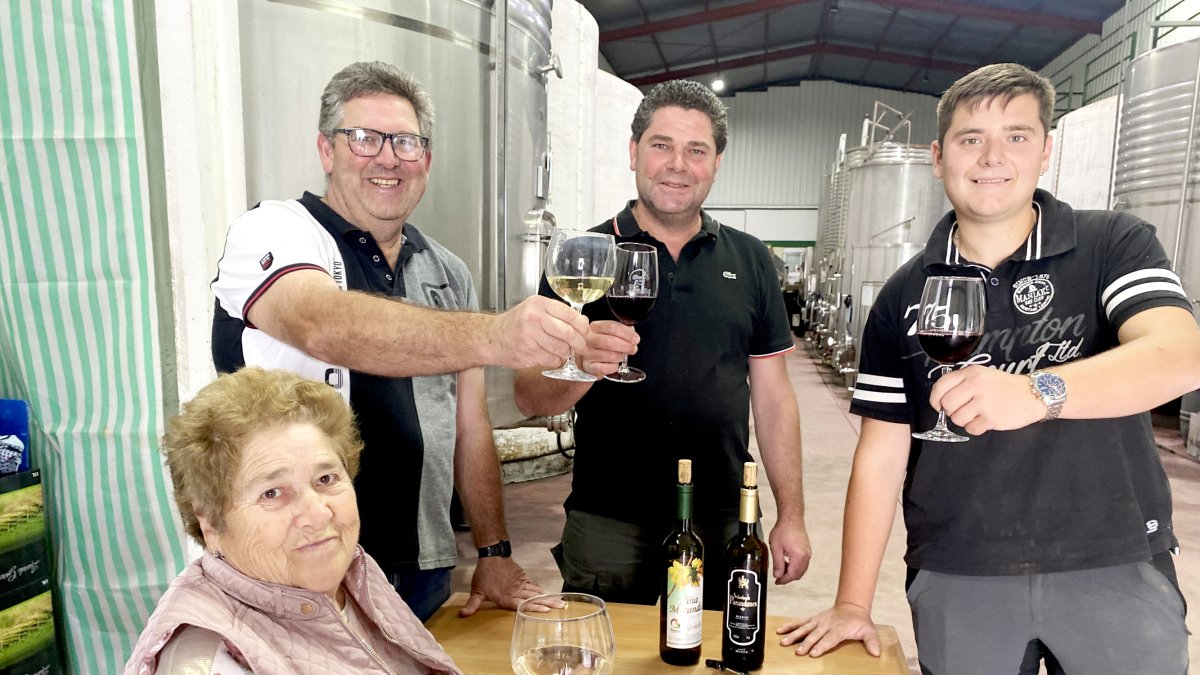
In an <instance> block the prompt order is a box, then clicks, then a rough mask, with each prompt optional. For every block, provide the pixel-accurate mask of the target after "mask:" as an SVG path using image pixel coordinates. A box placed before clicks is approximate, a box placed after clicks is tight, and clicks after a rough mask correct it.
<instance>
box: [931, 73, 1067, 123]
mask: <svg viewBox="0 0 1200 675" xmlns="http://www.w3.org/2000/svg"><path fill="white" fill-rule="evenodd" d="M1023 94H1031V95H1032V96H1033V97H1034V98H1035V99H1037V102H1038V113H1039V115H1038V116H1039V117H1040V118H1041V120H1042V132H1043V133H1049V132H1050V117H1051V115H1053V113H1054V85H1053V84H1051V83H1050V80H1048V79H1046V78H1045V77H1042V76H1041V75H1038V74H1037V73H1035V72H1033V71H1032V70H1030V69H1028V68H1026V67H1025V66H1022V65H1021V64H1019V63H995V64H992V65H990V66H984V67H982V68H979V69H977V70H975V71H974V72H972V73H970V74H968V75H964V76H963V77H962V78H960V79H959V80H958V81H957V82H955V83H954V84H952V85H950V88H949V89H947V90H946V93H944V94H942V100H940V101H938V107H937V118H938V136H937V137H938V142H939V143H942V142H944V141H945V140H946V131H947V130H949V129H950V120H951V119H953V117H954V112H955V111H956V110H958V108H959V106H960V105H966V106H968V107H969V109H974V108H978V107H979V106H980V105H983V104H986V103H988V102H990V101H991V100H992V99H995V98H999V99H1000V101H1001V103H1003V104H1005V105H1008V102H1009V101H1011V100H1013V99H1014V98H1016V97H1018V96H1021V95H1023Z"/></svg>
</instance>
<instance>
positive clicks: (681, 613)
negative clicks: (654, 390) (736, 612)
mask: <svg viewBox="0 0 1200 675" xmlns="http://www.w3.org/2000/svg"><path fill="white" fill-rule="evenodd" d="M678 473H679V483H678V484H677V485H676V487H675V500H676V504H675V517H676V524H675V529H674V530H673V531H672V532H671V534H669V535H667V538H666V540H664V541H663V558H662V560H663V570H662V572H660V574H662V575H663V576H662V586H661V588H662V602H661V603H660V604H659V620H658V653H659V656H661V657H662V660H663V661H666V662H667V663H669V664H671V665H673V666H690V665H694V664H696V663H698V662H699V661H700V642H701V640H702V639H703V637H704V543H703V542H701V541H700V537H697V536H696V533H695V532H693V531H692V460H690V459H681V460H679V469H678Z"/></svg>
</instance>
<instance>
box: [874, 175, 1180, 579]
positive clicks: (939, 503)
mask: <svg viewBox="0 0 1200 675" xmlns="http://www.w3.org/2000/svg"><path fill="white" fill-rule="evenodd" d="M1033 208H1034V209H1035V210H1036V211H1037V212H1038V213H1039V217H1038V221H1037V223H1036V225H1035V227H1034V229H1033V230H1032V232H1031V233H1030V235H1029V237H1028V239H1027V241H1026V242H1025V245H1024V246H1022V247H1020V248H1019V249H1018V250H1017V251H1015V252H1014V253H1013V254H1012V255H1011V256H1009V258H1008V259H1006V260H1005V261H1004V262H1002V263H1001V264H1000V265H999V266H997V267H996V269H994V270H993V269H988V268H987V267H985V266H982V265H976V264H973V263H971V262H969V261H967V260H966V259H964V258H963V255H962V253H961V251H959V250H958V248H957V247H956V246H955V244H954V230H955V229H956V228H957V222H956V221H955V219H954V213H953V212H950V213H949V214H947V215H946V217H945V218H943V219H942V220H941V222H940V223H938V225H937V227H936V228H935V229H934V231H933V234H932V235H931V237H930V239H929V242H928V244H927V245H926V248H925V251H924V253H923V254H921V255H918V256H916V257H915V258H913V259H912V260H910V261H909V262H908V263H906V264H905V265H904V266H903V267H901V268H900V270H899V271H897V272H896V273H895V274H894V275H893V276H892V277H891V278H890V279H889V280H888V282H887V284H886V285H885V286H884V288H883V290H882V291H881V292H880V294H879V297H878V298H877V299H876V301H875V305H874V306H873V307H872V308H871V313H870V316H869V317H868V319H867V326H866V331H865V335H864V338H863V352H862V357H861V361H860V366H859V370H860V374H859V378H858V384H857V388H856V390H855V393H854V397H853V400H852V403H851V412H853V413H856V414H859V415H863V416H866V417H871V418H874V419H880V420H885V421H889V422H898V423H902V424H909V425H910V426H911V427H912V428H913V429H914V430H918V429H920V430H923V429H928V428H930V427H932V426H933V424H934V422H935V421H936V418H937V411H935V410H933V409H931V408H930V406H929V391H930V388H931V387H932V385H933V382H934V381H935V380H936V379H937V376H938V375H937V373H938V367H937V364H936V363H934V362H933V361H931V360H930V359H928V358H927V357H926V356H925V355H924V354H923V353H922V352H921V347H920V345H919V344H918V343H917V338H916V327H915V320H916V317H917V311H918V307H919V304H920V298H921V290H922V288H923V287H924V283H925V278H926V277H928V276H933V275H946V274H952V273H953V274H979V275H981V276H983V277H984V278H985V280H986V288H987V302H988V311H987V324H986V329H985V330H986V332H985V335H984V338H983V341H982V343H981V345H980V347H979V349H978V350H977V351H976V352H975V354H974V355H973V356H972V357H971V358H969V359H968V360H967V361H965V362H963V363H962V364H960V365H968V364H981V365H985V366H989V367H993V368H999V369H1001V370H1003V371H1005V372H1009V373H1015V374H1021V375H1026V374H1028V373H1030V372H1032V371H1034V370H1037V369H1041V368H1050V367H1053V366H1055V365H1059V364H1062V363H1068V362H1071V361H1074V360H1077V359H1083V358H1087V357H1089V356H1093V355H1095V354H1099V353H1101V352H1104V351H1106V350H1109V349H1111V348H1113V347H1115V346H1117V345H1118V340H1117V330H1118V329H1119V328H1120V327H1121V325H1122V324H1123V323H1124V322H1125V321H1127V320H1128V319H1129V318H1130V317H1132V316H1134V315H1135V314H1137V313H1138V312H1141V311H1144V310H1146V309H1150V308H1152V307H1161V306H1173V307H1182V308H1185V309H1189V310H1190V305H1189V303H1188V300H1187V297H1186V296H1185V295H1184V293H1183V288H1182V286H1181V285H1180V283H1179V278H1178V277H1177V276H1176V275H1175V274H1174V273H1172V272H1171V271H1170V264H1169V262H1168V260H1167V257H1166V255H1165V254H1164V253H1163V249H1162V246H1161V245H1160V244H1159V242H1158V240H1157V239H1156V238H1155V236H1154V228H1153V227H1152V226H1150V225H1149V224H1147V223H1145V222H1143V221H1141V220H1139V219H1137V218H1135V217H1134V216H1131V215H1129V214H1125V213H1117V212H1112V211H1076V210H1074V209H1072V208H1071V207H1070V206H1068V205H1067V204H1065V203H1063V202H1059V201H1057V200H1056V199H1054V197H1052V196H1051V195H1050V194H1049V193H1047V192H1044V191H1042V190H1038V191H1037V192H1036V194H1035V195H1034V205H1033ZM1114 386H1115V385H1114ZM1112 394H1113V396H1121V392H1120V391H1119V390H1116V389H1114V391H1113V392H1112ZM1030 395H1031V396H1032V395H1033V394H1032V392H1031V393H1030ZM1069 395H1070V392H1068V396H1069ZM903 504H904V518H905V524H906V525H907V527H908V553H907V555H906V557H905V560H906V561H907V562H908V564H909V565H910V566H911V567H915V568H922V569H929V570H934V571H938V572H946V573H957V574H980V575H983V574H1036V573H1046V572H1058V571H1066V570H1077V569H1089V568H1095V567H1104V566H1108V565H1118V564H1124V563H1128V562H1135V561H1149V560H1150V557H1151V555H1152V554H1155V553H1159V552H1162V551H1165V550H1166V549H1168V548H1171V547H1174V546H1176V545H1177V544H1176V540H1175V536H1174V533H1173V532H1172V529H1171V495H1170V486H1169V485H1168V483H1167V478H1166V475H1165V473H1164V472H1163V469H1162V465H1161V463H1160V461H1159V458H1158V452H1157V449H1156V447H1155V444H1154V436H1153V433H1152V430H1151V427H1150V415H1149V414H1148V413H1143V414H1139V415H1132V416H1129V417H1121V418H1112V419H1098V420H1065V419H1059V420H1054V421H1050V422H1042V423H1037V424H1032V425H1030V426H1027V427H1025V428H1023V429H1017V430H1014V431H989V432H987V433H985V434H983V435H980V436H974V437H972V438H971V440H970V441H968V442H966V443H956V444H951V443H937V442H925V441H919V440H916V439H913V440H912V445H911V454H910V457H909V463H908V473H907V476H906V478H905V481H904V491H903Z"/></svg>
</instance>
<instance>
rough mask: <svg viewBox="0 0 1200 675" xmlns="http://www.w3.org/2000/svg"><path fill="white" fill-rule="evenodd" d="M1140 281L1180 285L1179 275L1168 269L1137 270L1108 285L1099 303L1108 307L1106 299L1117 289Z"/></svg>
mask: <svg viewBox="0 0 1200 675" xmlns="http://www.w3.org/2000/svg"><path fill="white" fill-rule="evenodd" d="M1142 279H1169V280H1171V281H1174V282H1175V283H1177V284H1178V283H1180V282H1179V275H1178V274H1175V273H1174V272H1172V271H1171V270H1168V269H1163V268H1161V267H1152V268H1150V269H1144V270H1137V271H1136V272H1130V273H1129V274H1126V275H1124V276H1122V277H1121V278H1120V279H1117V280H1116V281H1114V282H1112V283H1111V284H1109V285H1108V288H1106V289H1104V292H1103V293H1101V294H1100V303H1101V304H1103V305H1105V306H1108V299H1109V298H1110V297H1111V296H1112V295H1113V294H1114V293H1116V292H1117V290H1118V289H1120V288H1122V287H1123V286H1125V285H1126V284H1130V283H1132V282H1134V281H1140V280H1142Z"/></svg>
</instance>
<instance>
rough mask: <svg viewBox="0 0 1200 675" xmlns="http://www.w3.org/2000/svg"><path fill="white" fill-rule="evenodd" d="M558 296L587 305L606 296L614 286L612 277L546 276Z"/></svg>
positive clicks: (576, 303) (573, 302) (572, 302)
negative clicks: (609, 288) (606, 292)
mask: <svg viewBox="0 0 1200 675" xmlns="http://www.w3.org/2000/svg"><path fill="white" fill-rule="evenodd" d="M546 282H547V283H549V284H550V288H551V289H553V290H554V292H555V293H558V297H560V298H562V299H563V300H566V301H567V302H569V303H571V304H572V305H586V304H588V303H589V302H595V301H596V300H599V299H600V298H603V297H604V293H605V291H607V290H608V287H609V286H612V283H613V278H612V277H550V276H548V277H546Z"/></svg>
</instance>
